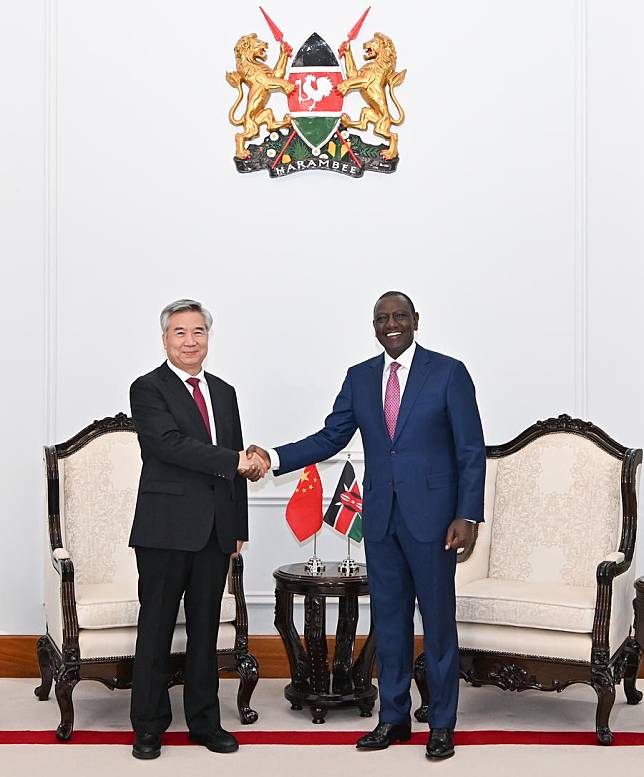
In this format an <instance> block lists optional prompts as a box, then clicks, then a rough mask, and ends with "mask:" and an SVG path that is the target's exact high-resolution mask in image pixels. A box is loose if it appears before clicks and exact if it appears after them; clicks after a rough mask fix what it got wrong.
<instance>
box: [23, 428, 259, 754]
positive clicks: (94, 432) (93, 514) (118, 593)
mask: <svg viewBox="0 0 644 777" xmlns="http://www.w3.org/2000/svg"><path fill="white" fill-rule="evenodd" d="M45 463H46V469H47V505H48V516H49V520H48V541H47V543H46V549H47V552H46V560H45V614H46V620H47V633H46V634H45V636H43V637H41V638H40V639H39V640H38V646H37V651H38V661H39V664H40V672H41V677H42V683H41V685H40V686H39V687H38V688H36V691H35V693H36V696H37V697H38V699H40V700H41V701H45V700H46V699H48V698H49V691H50V690H51V685H52V680H54V679H55V683H56V685H55V690H56V698H57V700H58V705H59V707H60V715H61V721H60V725H59V726H58V729H57V731H56V734H57V736H58V738H59V739H62V740H66V739H69V738H70V736H71V734H72V730H73V726H74V708H73V704H72V692H73V690H74V686H75V685H76V683H78V682H79V680H98V681H99V682H101V683H103V684H104V685H106V686H107V687H108V688H111V689H114V688H130V687H131V682H132V664H133V657H134V646H135V641H136V623H137V617H138V597H137V570H136V557H135V555H134V550H133V549H132V548H129V547H128V536H129V532H130V527H131V523H132V517H133V515H134V506H135V502H136V494H137V487H138V479H139V473H140V469H141V457H140V452H139V444H138V440H137V437H136V433H135V431H134V426H133V425H132V422H131V420H130V419H129V418H128V417H127V416H125V415H124V414H123V413H119V415H117V416H116V417H115V418H105V419H103V420H102V421H94V423H93V424H91V425H90V426H88V427H87V428H85V429H83V430H82V431H81V432H79V433H78V434H77V435H76V436H75V437H73V438H72V439H71V440H68V441H67V442H65V443H62V444H60V445H54V446H52V447H48V448H45ZM243 570H244V565H243V561H242V558H241V556H239V557H237V558H236V559H234V560H233V561H232V562H231V570H230V574H229V584H228V592H225V593H224V597H223V600H222V605H221V622H220V626H219V638H218V643H217V656H218V659H219V669H220V670H226V671H235V672H237V673H238V674H239V677H240V684H239V691H238V694H237V706H238V709H239V716H240V719H241V722H242V723H254V722H255V721H256V720H257V717H258V716H257V713H256V712H255V711H254V710H252V709H251V708H250V697H251V694H252V692H253V690H254V688H255V685H256V684H257V680H258V678H259V672H258V665H257V661H256V659H255V657H254V656H253V655H251V654H250V653H249V651H248V620H247V612H246V601H245V599H244V588H243ZM185 646H186V629H185V613H184V611H183V603H182V604H181V607H180V609H179V615H178V618H177V625H176V627H175V631H174V637H173V640H172V655H171V664H170V666H171V671H170V678H169V685H177V684H179V683H182V682H183V664H184V659H185V652H184V651H185Z"/></svg>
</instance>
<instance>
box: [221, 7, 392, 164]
mask: <svg viewBox="0 0 644 777" xmlns="http://www.w3.org/2000/svg"><path fill="white" fill-rule="evenodd" d="M260 10H261V11H262V13H263V14H264V17H265V19H266V21H267V23H268V26H269V27H270V29H271V32H272V33H273V36H274V37H275V40H277V41H278V42H279V44H280V53H279V56H278V58H277V62H276V63H275V66H274V67H272V68H271V67H270V66H269V65H268V64H266V60H267V59H268V43H266V42H264V41H262V40H260V39H259V37H258V36H257V34H256V33H251V34H250V35H244V36H242V37H241V38H240V39H239V40H238V41H237V44H236V46H235V64H236V69H235V70H234V71H233V72H230V73H227V74H226V79H227V81H228V83H229V84H230V85H231V86H232V87H234V88H235V89H237V99H236V100H235V103H234V104H233V106H232V108H231V109H230V111H229V114H228V118H229V119H230V122H231V124H233V125H234V126H235V127H238V128H239V132H237V133H236V135H235V156H234V161H235V165H236V167H237V170H238V171H239V172H240V173H251V172H255V171H256V170H264V169H265V170H268V172H269V174H270V176H271V177H272V178H279V177H283V176H285V175H290V174H291V173H297V172H301V171H304V170H331V171H334V172H338V173H342V174H344V175H349V176H351V177H353V178H360V177H361V176H362V175H364V173H365V171H367V170H369V171H372V172H378V173H393V172H394V171H395V170H396V168H397V166H398V134H397V133H396V132H394V131H393V128H395V127H398V126H399V125H401V124H402V123H403V121H404V120H405V113H404V111H403V109H402V107H401V105H400V103H399V102H398V99H397V97H396V94H395V89H396V87H398V86H400V85H401V84H402V83H403V81H404V79H405V74H406V72H407V71H406V70H402V71H400V72H397V71H396V49H395V47H394V43H393V41H392V40H391V38H389V37H387V35H383V34H382V33H380V32H377V33H375V35H374V36H373V37H372V38H371V39H370V40H369V41H367V42H366V43H364V44H363V47H362V48H363V52H364V64H362V65H361V66H360V67H359V66H358V64H357V63H356V61H355V59H354V56H353V52H352V50H351V42H352V41H353V40H355V39H356V38H357V37H358V34H359V33H360V30H361V28H362V25H363V23H364V21H365V19H366V17H367V14H368V13H369V9H367V10H366V11H365V12H364V14H363V15H362V16H361V17H360V19H359V20H358V21H357V22H356V24H355V25H354V26H353V27H352V28H351V30H350V32H349V33H348V35H347V40H345V41H344V42H343V43H342V44H341V45H340V48H339V49H338V54H337V56H336V54H335V53H334V51H333V49H332V48H331V47H330V46H329V44H328V43H327V42H326V41H325V40H324V39H323V38H321V37H320V36H319V35H318V34H317V33H316V32H314V33H312V34H311V35H309V37H308V38H307V39H306V40H305V41H304V43H302V45H301V46H300V48H299V49H298V50H297V52H296V53H295V55H293V49H292V47H291V46H289V44H288V43H287V42H286V41H285V40H284V36H283V34H282V32H281V30H280V29H279V28H278V27H277V25H276V24H275V22H273V20H272V19H271V18H270V17H269V16H268V14H267V13H266V12H265V11H264V10H263V9H260ZM289 60H291V62H290V64H289ZM342 61H344V70H343V68H342V66H341V64H340V63H341V62H342ZM353 91H356V92H358V93H359V94H360V96H361V98H362V99H363V100H364V102H365V106H364V107H363V108H362V110H361V112H360V116H359V117H358V118H357V119H352V118H351V116H349V114H348V113H346V112H344V111H343V103H344V98H345V96H346V95H347V94H349V92H353ZM276 92H282V93H283V94H285V95H286V97H287V100H288V113H287V114H286V115H284V116H283V117H281V118H277V117H276V116H275V114H274V113H273V111H272V110H271V108H269V107H267V106H268V102H269V100H270V97H271V94H273V93H276ZM244 100H245V106H244V112H243V114H240V115H239V116H237V115H236V114H237V113H238V110H239V107H240V105H241V104H242V103H243V102H244ZM392 105H393V108H394V111H395V113H394V114H393V115H392V111H391V106H392ZM370 127H371V128H372V129H373V132H374V133H375V134H376V135H379V136H380V137H382V138H383V139H384V140H385V141H386V142H385V143H381V144H377V145H374V144H372V143H368V142H366V141H365V140H364V139H363V138H362V137H361V136H360V135H359V134H357V133H356V132H352V130H359V131H365V130H367V129H368V128H370ZM261 133H263V134H264V137H263V138H262V139H261V140H260V142H257V143H251V142H250V141H252V140H255V139H256V138H259V137H260V134H261Z"/></svg>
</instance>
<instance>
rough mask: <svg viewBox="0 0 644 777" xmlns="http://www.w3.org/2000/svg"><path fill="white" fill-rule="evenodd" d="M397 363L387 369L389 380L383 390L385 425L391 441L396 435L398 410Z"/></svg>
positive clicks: (398, 383)
mask: <svg viewBox="0 0 644 777" xmlns="http://www.w3.org/2000/svg"><path fill="white" fill-rule="evenodd" d="M399 367H400V364H398V362H391V366H390V367H389V379H388V380H387V388H386V389H385V423H386V424H387V431H388V432H389V436H390V437H391V439H392V440H393V439H394V434H395V433H396V421H397V420H398V410H399V409H400V381H399V380H398V375H397V372H398V368H399Z"/></svg>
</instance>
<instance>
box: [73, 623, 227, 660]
mask: <svg viewBox="0 0 644 777" xmlns="http://www.w3.org/2000/svg"><path fill="white" fill-rule="evenodd" d="M186 641H187V638H186V627H185V626H183V625H179V624H177V625H176V626H175V629H174V634H173V635H172V652H173V653H185V650H186ZM78 644H79V646H80V652H81V656H82V657H83V660H89V659H92V658H105V657H106V656H109V657H111V658H123V657H129V656H133V655H134V647H135V645H136V628H134V627H130V628H122V629H103V630H99V629H80V630H79V632H78ZM234 647H235V627H234V626H233V624H232V623H221V624H220V625H219V635H218V637H217V650H232V649H233V648H234Z"/></svg>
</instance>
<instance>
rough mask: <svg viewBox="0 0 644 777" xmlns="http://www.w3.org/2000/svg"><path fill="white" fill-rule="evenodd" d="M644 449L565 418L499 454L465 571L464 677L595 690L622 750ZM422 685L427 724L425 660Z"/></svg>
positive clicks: (631, 694)
mask: <svg viewBox="0 0 644 777" xmlns="http://www.w3.org/2000/svg"><path fill="white" fill-rule="evenodd" d="M641 463H642V451H641V450H640V449H626V448H624V447H622V446H621V445H619V444H618V443H616V442H615V441H614V440H612V439H611V438H610V437H608V435H607V434H605V432H603V431H602V430H601V429H599V428H598V427H596V426H594V425H593V424H591V423H588V422H585V421H580V420H577V419H572V418H570V416H567V415H561V416H559V418H550V419H548V420H547V421H538V422H537V423H536V424H535V425H534V426H531V427H530V428H529V429H526V431H525V432H523V433H522V434H520V435H519V436H518V437H517V438H516V439H514V440H512V441H511V442H509V443H507V444H505V445H500V446H492V447H488V448H487V475H486V483H485V523H483V524H481V525H480V526H479V531H478V536H477V539H476V543H475V546H474V548H473V550H472V551H471V552H469V553H468V554H467V556H465V555H463V556H462V557H461V559H460V563H459V564H458V566H457V573H456V595H457V597H456V598H457V604H456V619H457V623H458V635H459V646H460V671H461V677H462V678H463V679H465V680H466V681H468V682H469V683H471V684H472V685H473V686H480V685H483V684H491V685H496V686H498V687H499V688H503V689H506V690H512V691H523V690H526V689H528V688H532V689H537V690H543V691H563V690H564V688H566V687H567V686H568V685H571V684H572V683H587V684H589V685H591V686H592V687H593V688H594V690H595V692H596V693H597V697H598V704H597V714H596V721H595V727H596V732H597V739H598V741H599V742H600V744H603V745H608V744H610V743H611V742H612V738H613V737H612V733H611V730H610V727H609V716H610V712H611V709H612V707H613V703H614V701H615V685H616V684H618V683H619V682H620V681H621V680H622V679H623V680H624V690H625V693H626V700H627V702H628V703H629V704H637V703H639V701H640V700H641V699H642V693H641V692H640V691H638V690H637V689H636V687H635V681H636V679H637V676H638V673H639V666H640V660H641V655H642V647H641V646H640V645H639V644H638V642H637V641H636V639H635V637H634V636H633V629H632V626H633V594H634V591H633V584H634V582H635V563H634V552H635V536H636V530H637V490H638V483H639V469H640V465H641ZM415 677H416V683H417V685H418V688H419V690H420V692H421V697H422V706H421V707H420V709H418V710H417V711H416V713H415V715H416V718H417V719H418V720H421V721H423V720H427V704H428V696H427V688H426V684H425V664H424V656H423V655H422V654H421V655H420V656H419V657H418V658H417V659H416V665H415Z"/></svg>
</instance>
